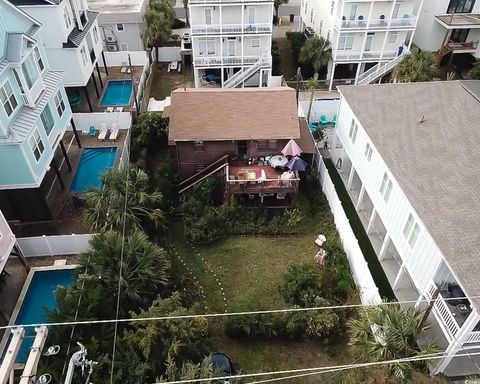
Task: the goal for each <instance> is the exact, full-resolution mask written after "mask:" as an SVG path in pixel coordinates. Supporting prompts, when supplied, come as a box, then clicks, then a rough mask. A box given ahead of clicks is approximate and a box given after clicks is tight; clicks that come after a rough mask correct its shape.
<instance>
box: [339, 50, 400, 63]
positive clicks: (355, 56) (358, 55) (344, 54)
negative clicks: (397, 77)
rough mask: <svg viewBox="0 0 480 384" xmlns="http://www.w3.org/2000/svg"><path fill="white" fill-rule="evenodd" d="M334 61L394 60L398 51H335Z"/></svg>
mask: <svg viewBox="0 0 480 384" xmlns="http://www.w3.org/2000/svg"><path fill="white" fill-rule="evenodd" d="M332 56H333V60H335V61H358V60H362V59H364V60H368V59H371V60H382V59H393V58H395V57H396V56H397V51H349V50H345V51H339V50H333V52H332Z"/></svg>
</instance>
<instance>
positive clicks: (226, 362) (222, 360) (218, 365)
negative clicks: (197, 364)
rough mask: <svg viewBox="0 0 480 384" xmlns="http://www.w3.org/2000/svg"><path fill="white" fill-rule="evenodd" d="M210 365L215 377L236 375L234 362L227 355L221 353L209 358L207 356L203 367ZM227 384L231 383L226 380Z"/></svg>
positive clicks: (215, 353)
mask: <svg viewBox="0 0 480 384" xmlns="http://www.w3.org/2000/svg"><path fill="white" fill-rule="evenodd" d="M209 364H211V365H212V368H213V372H214V374H215V376H218V377H223V376H233V375H235V369H234V368H233V364H232V360H230V357H228V356H227V355H226V354H224V353H221V352H214V353H212V354H211V355H209V356H205V357H204V359H203V360H202V364H201V366H202V367H206V366H208V365H209ZM224 383H225V384H228V383H230V380H229V379H225V380H224Z"/></svg>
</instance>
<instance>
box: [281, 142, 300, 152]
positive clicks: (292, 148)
mask: <svg viewBox="0 0 480 384" xmlns="http://www.w3.org/2000/svg"><path fill="white" fill-rule="evenodd" d="M282 153H283V154H284V155H285V156H298V155H300V154H301V153H302V149H301V148H300V147H299V146H298V144H297V143H296V142H295V140H293V139H290V141H289V142H288V143H287V145H285V147H284V148H283V149H282Z"/></svg>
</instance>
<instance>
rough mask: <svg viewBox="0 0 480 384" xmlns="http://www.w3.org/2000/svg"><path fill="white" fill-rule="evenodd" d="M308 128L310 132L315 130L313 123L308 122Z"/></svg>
mask: <svg viewBox="0 0 480 384" xmlns="http://www.w3.org/2000/svg"><path fill="white" fill-rule="evenodd" d="M308 128H309V129H310V132H312V133H316V132H317V127H316V126H315V125H314V124H313V123H308Z"/></svg>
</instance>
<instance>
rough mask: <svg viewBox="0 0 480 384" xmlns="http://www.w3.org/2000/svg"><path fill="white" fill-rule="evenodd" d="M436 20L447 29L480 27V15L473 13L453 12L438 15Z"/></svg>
mask: <svg viewBox="0 0 480 384" xmlns="http://www.w3.org/2000/svg"><path fill="white" fill-rule="evenodd" d="M435 20H436V21H437V22H438V23H439V24H441V25H442V26H444V27H445V28H446V29H474V28H480V15H479V14H473V13H452V14H450V15H436V16H435Z"/></svg>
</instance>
